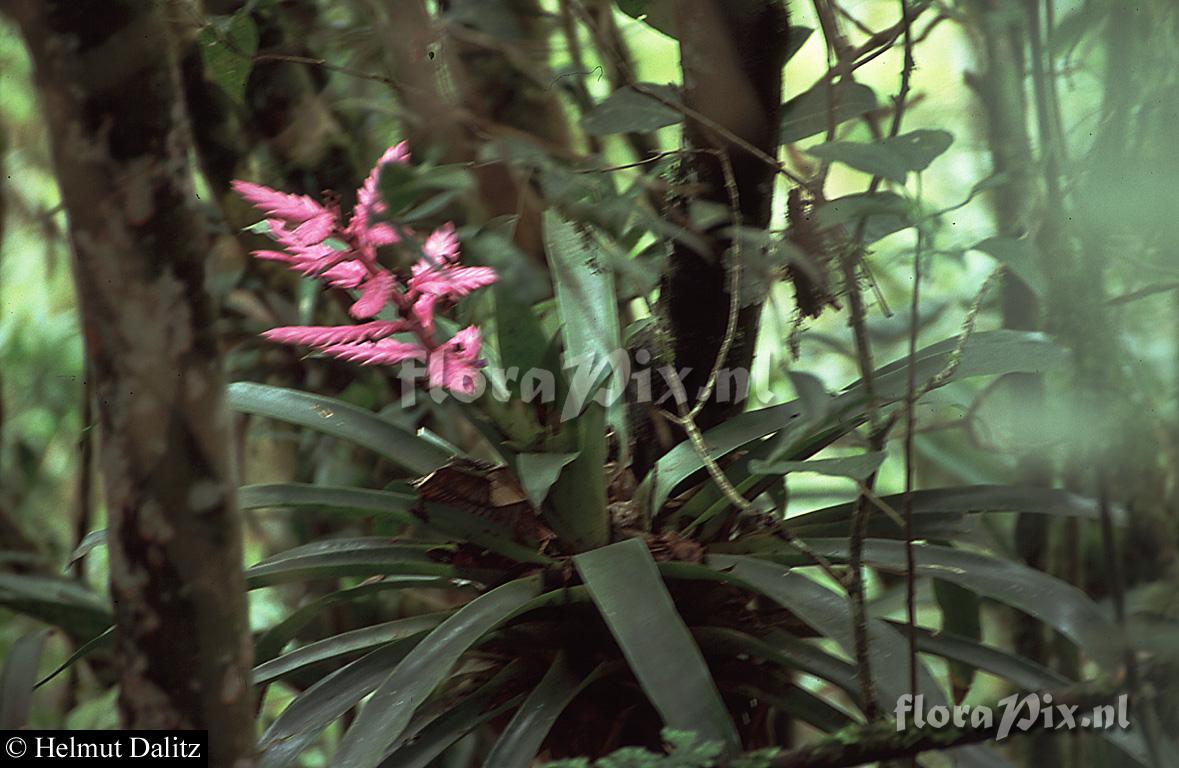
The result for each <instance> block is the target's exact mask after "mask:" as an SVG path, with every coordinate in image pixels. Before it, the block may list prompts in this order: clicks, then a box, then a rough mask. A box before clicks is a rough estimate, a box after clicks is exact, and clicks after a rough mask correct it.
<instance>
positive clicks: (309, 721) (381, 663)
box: [258, 638, 418, 768]
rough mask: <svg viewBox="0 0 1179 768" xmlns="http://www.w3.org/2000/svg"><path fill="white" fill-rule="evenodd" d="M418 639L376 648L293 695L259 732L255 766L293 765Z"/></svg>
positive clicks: (384, 675)
mask: <svg viewBox="0 0 1179 768" xmlns="http://www.w3.org/2000/svg"><path fill="white" fill-rule="evenodd" d="M417 642H418V638H410V639H407V640H402V641H400V642H396V643H393V644H391V645H386V646H385V647H383V648H378V649H377V650H375V651H373V652H372V653H370V654H368V655H366V656H363V657H362V658H359V659H357V660H356V661H354V662H352V663H351V664H348V665H347V666H345V667H341V668H340V669H338V670H336V671H335V672H333V673H331V674H330V675H328V676H327V677H325V678H323V679H322V680H320V681H319V682H317V683H316V684H315V685H313V686H311V687H310V688H308V689H307V690H306V691H303V693H301V694H299V695H298V696H297V697H295V700H294V701H292V702H291V703H290V704H289V705H287V708H286V709H284V710H283V713H282V714H281V715H279V716H278V719H277V720H275V721H274V723H272V724H271V726H270V727H269V728H267V729H266V733H265V734H263V735H262V740H261V742H259V744H258V748H259V751H261V753H262V755H261V759H260V760H259V762H258V768H286V766H289V765H292V764H293V763H294V762H295V760H297V759H298V757H299V755H300V753H302V752H303V750H305V749H307V747H308V746H310V745H311V744H312V743H314V742H315V740H316V739H317V738H319V734H321V733H322V732H323V730H324V729H325V728H327V727H328V725H330V724H331V723H332V722H334V721H335V720H336V719H337V718H339V717H341V716H342V715H343V714H344V713H345V712H347V711H348V710H350V709H352V707H354V706H356V704H357V702H359V701H360V700H361V699H363V698H364V697H365V696H367V695H368V694H370V693H372V692H373V691H374V690H375V689H376V688H377V686H379V685H380V684H381V681H382V680H384V679H385V678H386V677H387V676H388V674H389V670H391V669H393V668H394V667H395V666H397V664H398V662H400V661H401V660H402V659H404V658H405V657H406V655H407V654H408V653H409V652H410V650H411V649H412V648H413V647H414V646H415V644H416V643H417Z"/></svg>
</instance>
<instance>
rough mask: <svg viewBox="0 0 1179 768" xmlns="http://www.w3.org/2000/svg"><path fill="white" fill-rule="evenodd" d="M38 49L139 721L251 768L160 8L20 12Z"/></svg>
mask: <svg viewBox="0 0 1179 768" xmlns="http://www.w3.org/2000/svg"><path fill="white" fill-rule="evenodd" d="M5 8H6V9H7V10H10V11H11V12H12V13H13V14H14V15H15V17H16V18H17V20H18V22H19V23H20V25H21V28H22V32H23V33H24V36H25V39H26V41H27V44H28V46H29V51H30V54H31V56H32V59H33V62H34V67H35V70H36V79H37V86H38V90H39V92H40V95H41V99H42V104H43V107H44V113H45V119H46V123H47V127H48V129H49V133H50V139H51V145H52V150H53V158H54V164H55V168H56V171H57V176H58V180H59V182H60V185H61V189H62V197H63V201H64V205H65V209H66V211H67V213H68V215H69V220H70V238H71V242H72V245H73V251H74V273H75V276H76V283H77V291H78V298H79V304H80V310H81V315H82V318H83V325H84V327H85V329H86V333H87V339H86V341H87V349H88V351H89V353H90V356H91V366H92V371H93V377H94V393H95V398H96V401H97V408H98V413H99V416H100V427H101V442H100V446H99V450H100V454H101V467H102V472H103V479H104V484H105V491H106V502H107V512H108V517H109V523H108V528H109V531H110V537H109V542H110V560H111V593H112V597H113V599H114V603H115V613H116V619H117V624H118V655H119V657H120V661H121V671H120V699H119V703H120V710H121V715H122V719H123V722H124V724H125V725H126V726H127V727H131V728H202V729H203V728H207V729H209V733H210V751H211V757H212V760H211V763H210V764H211V765H217V766H246V765H250V764H252V757H251V755H252V751H253V741H254V739H253V709H252V702H251V686H250V677H249V670H250V656H251V650H250V643H249V634H248V631H247V625H246V619H245V617H246V611H245V608H246V606H245V588H244V582H243V578H242V572H241V540H240V525H239V519H238V515H237V511H236V508H235V502H234V480H233V477H232V470H231V464H230V461H229V455H228V449H227V446H228V433H229V424H228V416H227V413H226V410H225V408H224V404H223V381H222V372H221V359H220V354H219V351H218V347H217V340H216V338H215V336H214V334H213V321H214V307H213V306H212V303H211V301H210V299H209V297H208V294H207V293H206V291H205V288H204V261H205V258H206V250H207V242H208V239H207V235H206V232H205V227H204V221H203V218H202V215H201V214H200V212H199V211H198V210H197V208H196V207H195V204H196V198H195V195H194V192H193V190H192V187H191V169H190V167H189V164H188V152H189V149H190V139H189V134H188V129H187V126H186V120H185V113H184V108H183V102H182V99H181V97H180V93H179V80H178V75H177V69H176V66H175V62H174V61H173V58H172V54H171V47H170V45H169V43H168V36H167V31H168V30H167V27H166V24H165V22H164V19H163V18H162V15H161V12H160V10H159V6H158V5H157V4H155V3H149V2H143V1H142V0H102V1H101V2H99V0H19V1H17V2H10V3H8V4H7V5H6V6H5Z"/></svg>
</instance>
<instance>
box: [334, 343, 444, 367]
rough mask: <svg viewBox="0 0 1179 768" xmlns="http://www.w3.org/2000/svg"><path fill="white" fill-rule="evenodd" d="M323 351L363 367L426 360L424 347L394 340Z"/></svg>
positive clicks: (342, 346) (341, 346) (342, 345)
mask: <svg viewBox="0 0 1179 768" xmlns="http://www.w3.org/2000/svg"><path fill="white" fill-rule="evenodd" d="M321 351H322V352H323V353H324V354H325V355H331V356H332V357H338V358H340V359H341V360H348V361H349V362H353V363H360V364H361V365H394V364H396V363H402V362H405V361H406V360H425V359H426V350H425V348H424V347H422V346H420V345H418V344H411V343H408V342H404V341H396V340H394V339H381V340H379V341H375V342H371V343H369V342H363V343H360V344H339V345H336V346H331V347H326V348H324V349H323V350H321Z"/></svg>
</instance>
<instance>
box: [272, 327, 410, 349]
mask: <svg viewBox="0 0 1179 768" xmlns="http://www.w3.org/2000/svg"><path fill="white" fill-rule="evenodd" d="M403 330H405V323H403V322H400V321H398V322H392V323H391V322H388V321H385V320H373V321H372V322H369V323H361V324H360V325H337V326H331V325H329V326H317V325H288V326H285V327H282V328H271V329H270V330H269V331H266V332H265V333H263V334H262V336H263V337H265V338H266V339H268V340H270V341H275V342H278V343H280V344H301V345H303V346H305V347H326V346H332V345H335V344H347V343H353V342H358V341H371V340H375V339H381V338H384V337H386V336H390V335H392V334H394V333H397V332H399V331H403Z"/></svg>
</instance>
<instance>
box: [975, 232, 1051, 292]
mask: <svg viewBox="0 0 1179 768" xmlns="http://www.w3.org/2000/svg"><path fill="white" fill-rule="evenodd" d="M970 250H972V251H982V252H983V253H985V254H987V255H988V256H990V257H992V258H993V259H995V261H997V262H999V263H1000V264H1005V265H1007V267H1008V268H1009V269H1010V270H1011V271H1012V272H1014V273H1015V274H1016V276H1017V277H1019V279H1020V280H1022V281H1024V282H1025V283H1027V286H1028V287H1029V288H1031V289H1032V290H1033V291H1035V293H1036V295H1037V296H1043V295H1044V292H1045V289H1046V288H1047V283H1046V278H1045V277H1044V271H1043V270H1042V269H1040V259H1039V254H1038V253H1037V252H1036V247H1035V245H1034V244H1033V243H1032V242H1031V240H1030V239H1029V238H1026V237H1022V238H1015V237H991V238H987V239H986V240H983V241H982V242H981V243H975V244H974V245H972V246H970Z"/></svg>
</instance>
